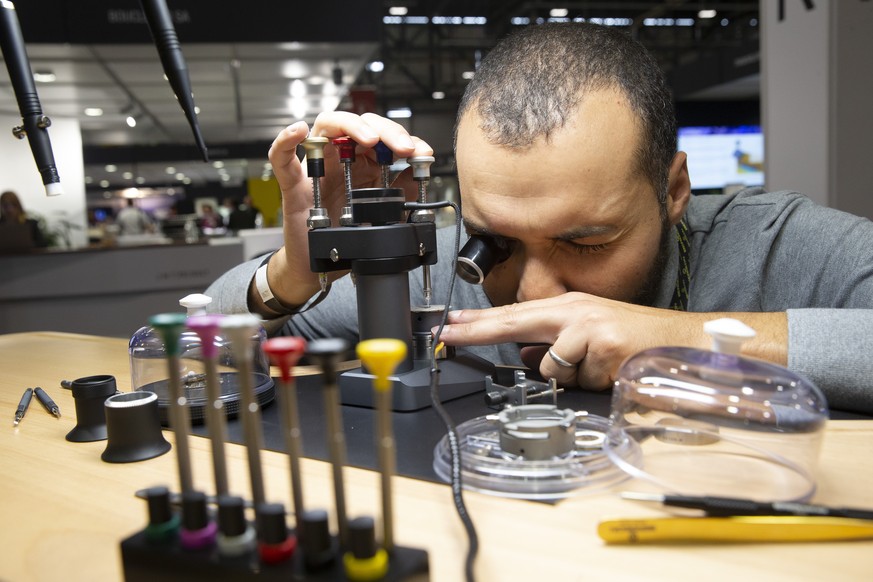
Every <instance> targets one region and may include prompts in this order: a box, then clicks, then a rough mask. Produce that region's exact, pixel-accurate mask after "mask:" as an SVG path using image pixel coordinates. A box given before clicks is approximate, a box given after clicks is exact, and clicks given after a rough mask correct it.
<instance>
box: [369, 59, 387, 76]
mask: <svg viewBox="0 0 873 582" xmlns="http://www.w3.org/2000/svg"><path fill="white" fill-rule="evenodd" d="M367 70H368V71H370V72H371V73H381V72H382V71H384V70H385V63H383V62H382V61H371V62H369V63H367Z"/></svg>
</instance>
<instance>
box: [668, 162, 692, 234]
mask: <svg viewBox="0 0 873 582" xmlns="http://www.w3.org/2000/svg"><path fill="white" fill-rule="evenodd" d="M687 160H688V156H687V155H686V154H685V152H676V155H674V156H673V161H672V162H671V163H670V173H669V175H668V179H667V200H666V204H667V218H668V219H669V221H670V224H676V223H678V222H679V221H680V220H682V217H683V216H685V209H686V208H687V207H688V202H689V201H690V200H691V178H690V177H689V176H688V164H687Z"/></svg>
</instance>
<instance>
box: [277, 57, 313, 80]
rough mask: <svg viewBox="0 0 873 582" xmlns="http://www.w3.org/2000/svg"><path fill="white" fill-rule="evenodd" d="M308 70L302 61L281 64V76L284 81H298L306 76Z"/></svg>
mask: <svg viewBox="0 0 873 582" xmlns="http://www.w3.org/2000/svg"><path fill="white" fill-rule="evenodd" d="M307 73H309V68H308V67H307V66H306V64H305V63H304V62H303V61H300V60H296V59H295V60H291V61H285V63H283V64H282V76H283V77H284V78H286V79H300V78H302V77H306V76H308V75H307Z"/></svg>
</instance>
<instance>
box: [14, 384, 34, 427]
mask: <svg viewBox="0 0 873 582" xmlns="http://www.w3.org/2000/svg"><path fill="white" fill-rule="evenodd" d="M31 398H33V389H31V388H28V389H27V390H25V391H24V394H22V395H21V400H19V401H18V408H16V409H15V420H14V421H13V422H12V426H18V423H19V422H21V419H22V418H24V414H25V413H26V412H27V407H28V406H30V399H31Z"/></svg>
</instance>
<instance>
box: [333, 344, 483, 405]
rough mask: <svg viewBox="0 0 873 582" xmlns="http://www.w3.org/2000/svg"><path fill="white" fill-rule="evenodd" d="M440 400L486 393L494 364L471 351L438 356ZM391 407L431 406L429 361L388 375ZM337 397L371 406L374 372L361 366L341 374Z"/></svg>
mask: <svg viewBox="0 0 873 582" xmlns="http://www.w3.org/2000/svg"><path fill="white" fill-rule="evenodd" d="M439 368H440V378H439V381H440V384H439V395H440V401H441V402H445V401H447V400H453V399H455V398H460V397H461V396H467V395H468V394H475V393H477V392H481V393H482V394H483V395H484V393H485V376H490V375H491V374H493V373H494V365H493V364H491V362H488V361H487V360H484V359H482V358H480V357H478V356H474V355H473V354H458V355H456V356H455V357H453V358H451V359H446V360H440V361H439ZM391 382H392V386H391V399H392V404H391V407H392V409H393V410H396V411H400V412H409V411H412V410H420V409H422V408H427V407H428V406H431V405H432V403H431V398H430V361H428V360H416V361H415V362H414V367H413V369H412V370H411V371H409V372H405V373H403V374H397V375H394V376H391ZM339 387H340V398H341V399H342V403H343V404H351V405H353V406H364V407H367V408H373V407H374V404H373V376H372V375H371V374H367V373H366V372H365V371H364V370H363V368H354V369H352V370H348V371H346V372H343V373H342V374H340V377H339Z"/></svg>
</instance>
